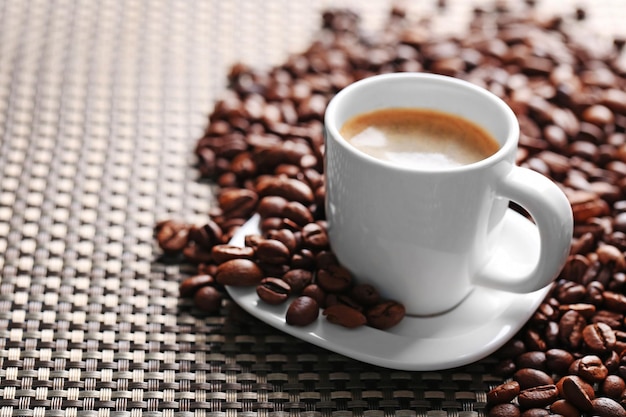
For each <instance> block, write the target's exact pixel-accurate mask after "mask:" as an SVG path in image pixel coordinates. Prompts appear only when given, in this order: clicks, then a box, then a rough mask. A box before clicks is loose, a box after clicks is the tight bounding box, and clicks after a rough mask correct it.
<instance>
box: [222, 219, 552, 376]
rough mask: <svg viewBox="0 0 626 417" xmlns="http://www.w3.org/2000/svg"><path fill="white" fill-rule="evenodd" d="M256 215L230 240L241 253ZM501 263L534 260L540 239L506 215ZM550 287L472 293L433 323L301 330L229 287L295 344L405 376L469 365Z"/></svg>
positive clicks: (324, 325)
mask: <svg viewBox="0 0 626 417" xmlns="http://www.w3.org/2000/svg"><path fill="white" fill-rule="evenodd" d="M258 223H259V218H258V216H254V217H252V218H251V219H250V220H249V221H248V222H247V223H246V224H245V225H244V226H243V227H241V229H240V230H239V231H238V233H237V234H236V235H235V236H234V237H233V239H232V240H231V244H234V245H238V246H242V245H243V244H244V237H245V236H246V235H249V234H258V233H259V230H258ZM502 233H503V239H502V246H501V247H500V248H498V252H500V253H499V254H498V256H509V257H510V258H511V264H513V265H514V264H515V262H516V260H518V261H519V260H524V259H528V257H529V256H536V253H537V252H538V248H539V233H538V231H537V228H536V227H535V226H534V224H533V223H531V222H530V221H528V220H527V219H525V218H524V217H523V216H521V215H520V214H518V213H516V212H515V211H513V210H508V211H507V214H506V215H505V218H504V224H503V228H502ZM549 289H550V286H548V287H546V288H543V289H541V290H539V291H536V292H533V293H530V294H513V293H508V292H502V291H496V290H492V289H489V288H484V287H477V288H475V289H474V291H472V293H471V294H470V295H469V296H468V297H467V298H466V299H465V300H464V301H463V302H462V303H461V304H460V305H459V306H458V307H456V308H454V309H453V310H451V311H449V312H447V313H444V314H441V315H438V316H433V317H410V316H407V317H405V318H404V319H403V320H402V322H401V323H400V324H398V325H397V326H395V327H393V328H391V329H389V330H386V331H382V330H377V329H374V328H371V327H367V326H363V327H360V328H357V329H346V328H343V327H341V326H338V325H335V324H332V323H330V322H328V321H327V320H326V319H325V318H324V317H323V316H322V315H321V314H320V318H319V319H318V320H316V321H315V322H314V323H313V324H311V325H309V326H306V327H296V326H289V325H287V324H286V323H285V312H286V310H287V306H288V303H285V304H283V305H280V306H271V305H268V304H266V303H263V302H259V299H258V296H257V294H256V291H255V289H254V288H252V287H243V288H242V287H228V288H227V291H228V293H229V294H230V296H231V297H232V298H233V300H234V301H235V302H236V303H237V304H239V305H240V306H241V307H242V308H243V309H244V310H246V311H247V312H249V313H250V314H252V315H253V316H255V317H257V318H259V319H260V320H262V321H264V322H266V323H268V324H269V325H271V326H273V327H275V328H277V329H280V330H282V331H283V332H285V333H288V334H290V335H293V336H295V337H297V338H300V339H302V340H305V341H307V342H310V343H313V344H315V345H318V346H321V347H323V348H326V349H328V350H331V351H334V352H337V353H340V354H342V355H345V356H348V357H350V358H353V359H357V360H360V361H363V362H366V363H370V364H374V365H378V366H383V367H387V368H393V369H401V370H407V371H409V370H410V371H432V370H442V369H449V368H454V367H457V366H462V365H467V364H469V363H472V362H475V361H477V360H479V359H482V358H484V357H486V356H488V355H489V354H491V353H493V352H494V351H496V350H497V349H498V348H499V347H501V346H502V345H503V344H504V343H506V342H507V341H508V340H509V339H510V338H511V337H513V336H514V335H515V334H516V333H517V332H518V331H519V329H520V328H521V327H522V326H523V325H524V324H525V323H526V321H527V320H528V319H529V318H530V317H531V316H532V314H533V313H534V312H535V310H536V309H537V307H538V306H539V305H540V304H541V302H542V301H543V299H544V297H545V296H546V294H547V293H548V291H549Z"/></svg>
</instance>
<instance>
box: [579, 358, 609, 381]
mask: <svg viewBox="0 0 626 417" xmlns="http://www.w3.org/2000/svg"><path fill="white" fill-rule="evenodd" d="M577 374H578V376H580V377H581V378H582V379H584V380H585V381H588V382H589V383H595V382H602V381H604V379H605V378H606V377H607V376H608V374H609V370H608V369H607V368H606V366H604V363H603V362H602V359H600V358H599V357H597V356H596V355H586V356H583V357H582V358H580V362H579V364H578V372H577Z"/></svg>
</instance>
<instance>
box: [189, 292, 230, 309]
mask: <svg viewBox="0 0 626 417" xmlns="http://www.w3.org/2000/svg"><path fill="white" fill-rule="evenodd" d="M222 298H223V295H222V293H221V292H220V291H219V290H217V289H216V288H215V287H211V286H205V287H201V288H200V289H198V290H197V291H196V293H195V295H194V296H193V303H194V305H195V306H196V307H197V308H199V309H200V310H202V311H205V312H208V313H214V312H216V311H217V310H219V308H220V307H221V305H222Z"/></svg>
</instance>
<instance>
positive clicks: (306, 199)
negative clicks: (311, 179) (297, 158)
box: [256, 177, 314, 204]
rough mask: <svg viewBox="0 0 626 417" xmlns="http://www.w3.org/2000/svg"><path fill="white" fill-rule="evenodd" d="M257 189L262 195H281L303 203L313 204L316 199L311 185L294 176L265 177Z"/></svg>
mask: <svg viewBox="0 0 626 417" xmlns="http://www.w3.org/2000/svg"><path fill="white" fill-rule="evenodd" d="M256 191H257V193H258V195H259V196H261V197H266V196H279V197H283V198H285V199H286V200H289V201H298V202H300V203H302V204H311V203H312V202H313V200H314V196H313V191H312V190H311V187H309V186H308V185H307V184H305V183H304V182H302V181H299V180H296V179H293V178H285V177H271V178H265V179H263V180H261V181H260V182H259V183H258V184H257V189H256Z"/></svg>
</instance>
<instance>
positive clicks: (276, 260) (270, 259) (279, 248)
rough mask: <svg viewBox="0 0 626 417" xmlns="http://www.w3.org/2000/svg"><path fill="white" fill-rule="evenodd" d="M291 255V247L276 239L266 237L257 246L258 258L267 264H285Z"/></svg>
mask: <svg viewBox="0 0 626 417" xmlns="http://www.w3.org/2000/svg"><path fill="white" fill-rule="evenodd" d="M290 257H291V255H290V253H289V248H288V247H287V246H285V244H284V243H282V242H281V241H278V240H275V239H266V240H264V241H262V242H260V243H259V245H258V246H257V248H256V258H257V259H258V260H259V261H260V262H263V263H266V264H272V265H284V264H286V263H288V262H289V259H290Z"/></svg>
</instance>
